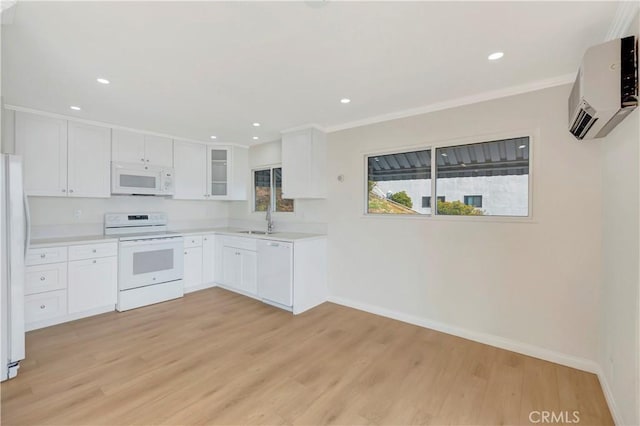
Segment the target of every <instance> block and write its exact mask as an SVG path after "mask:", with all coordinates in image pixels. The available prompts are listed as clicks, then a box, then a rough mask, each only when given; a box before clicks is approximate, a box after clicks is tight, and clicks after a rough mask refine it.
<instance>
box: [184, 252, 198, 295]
mask: <svg viewBox="0 0 640 426" xmlns="http://www.w3.org/2000/svg"><path fill="white" fill-rule="evenodd" d="M182 283H183V284H184V290H185V291H188V290H189V289H191V288H194V287H198V286H200V285H201V284H202V247H189V248H185V249H184V278H183V279H182Z"/></svg>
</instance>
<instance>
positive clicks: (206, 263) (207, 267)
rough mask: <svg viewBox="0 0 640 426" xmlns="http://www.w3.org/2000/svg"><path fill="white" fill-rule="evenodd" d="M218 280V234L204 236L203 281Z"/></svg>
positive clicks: (211, 281)
mask: <svg viewBox="0 0 640 426" xmlns="http://www.w3.org/2000/svg"><path fill="white" fill-rule="evenodd" d="M215 280H216V236H215V235H214V234H209V235H203V236H202V281H203V282H205V283H213V282H215Z"/></svg>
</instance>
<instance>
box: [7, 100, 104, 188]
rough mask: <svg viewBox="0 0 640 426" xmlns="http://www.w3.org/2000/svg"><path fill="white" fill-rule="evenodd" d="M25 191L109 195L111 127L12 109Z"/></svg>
mask: <svg viewBox="0 0 640 426" xmlns="http://www.w3.org/2000/svg"><path fill="white" fill-rule="evenodd" d="M15 137H16V152H17V153H18V154H19V155H21V156H22V157H23V163H24V180H25V192H26V193H27V195H38V196H55V197H67V196H72V197H109V196H110V193H111V191H110V182H111V129H109V128H106V127H99V126H92V125H89V124H82V123H77V122H67V121H66V120H60V119H57V118H50V117H44V116H39V115H35V114H28V113H23V112H16V136H15Z"/></svg>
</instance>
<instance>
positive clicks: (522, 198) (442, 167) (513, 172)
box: [435, 137, 529, 216]
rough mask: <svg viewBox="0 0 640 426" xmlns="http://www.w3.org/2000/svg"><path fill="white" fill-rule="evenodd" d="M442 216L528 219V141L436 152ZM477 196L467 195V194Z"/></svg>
mask: <svg viewBox="0 0 640 426" xmlns="http://www.w3.org/2000/svg"><path fill="white" fill-rule="evenodd" d="M435 155H436V194H437V195H438V196H440V195H443V196H445V195H446V197H447V199H448V200H450V201H449V202H442V203H440V202H439V203H438V206H437V207H438V208H437V210H438V211H437V214H439V215H465V216H528V215H529V138H528V137H522V138H513V139H503V140H497V141H491V142H482V143H474V144H469V145H458V146H447V147H442V148H437V149H436V154H435ZM469 193H471V194H477V195H465V194H469Z"/></svg>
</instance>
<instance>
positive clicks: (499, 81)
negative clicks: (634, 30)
mask: <svg viewBox="0 0 640 426" xmlns="http://www.w3.org/2000/svg"><path fill="white" fill-rule="evenodd" d="M616 8H617V4H616V2H563V3H560V2H491V3H484V2H447V3H445V2H430V3H427V2H406V3H405V2H357V3H356V2H353V3H351V2H333V1H326V2H278V3H272V2H26V1H19V2H18V4H17V5H16V6H15V11H14V15H13V22H12V23H10V24H8V25H3V27H2V92H3V96H4V98H5V99H4V100H5V103H7V104H12V105H19V106H24V107H29V108H34V109H38V110H43V111H50V112H55V113H60V114H67V115H72V116H78V117H81V118H85V119H90V120H97V121H104V122H107V123H112V124H117V125H121V126H127V127H133V128H138V129H143V130H149V131H155V132H158V133H165V134H170V135H178V136H182V137H185V138H190V139H196V140H203V141H207V140H210V139H209V136H210V135H216V136H217V140H216V141H217V142H233V143H239V144H245V145H249V144H253V143H260V142H265V141H269V140H274V139H277V138H278V135H279V132H280V131H281V130H284V129H287V128H291V127H296V126H300V125H304V124H308V123H316V124H318V125H320V126H325V127H332V126H339V125H342V124H344V123H348V122H352V121H358V120H363V119H366V118H368V117H373V116H378V115H384V114H388V113H394V112H397V111H402V110H406V109H413V108H419V107H422V106H425V105H430V104H433V103H439V102H444V101H447V100H451V99H456V98H460V97H466V96H472V95H475V94H480V93H483V92H487V91H493V90H499V89H503V88H506V87H511V86H516V85H522V84H527V83H529V82H534V81H538V80H542V79H549V78H553V77H556V76H560V75H566V74H568V73H573V72H575V71H576V70H577V67H578V65H579V62H580V58H581V56H582V54H583V52H584V50H585V49H586V48H587V47H588V46H590V45H592V44H596V43H599V42H602V41H603V40H604V38H605V35H606V34H607V30H608V29H609V27H610V25H611V22H612V20H613V18H614V15H615V13H616ZM495 51H503V52H504V53H505V55H504V57H503V58H502V59H500V60H497V61H488V60H487V55H489V54H490V53H492V52H495ZM98 77H104V78H107V79H109V80H110V81H111V84H109V85H102V84H98V83H97V82H96V78H98ZM345 97H346V98H350V99H351V100H352V101H351V103H349V104H342V103H340V99H341V98H345ZM71 105H79V106H81V107H82V110H81V111H71V110H70V109H69V107H70V106H71ZM253 122H260V123H261V126H260V127H253V126H252V123H253ZM254 136H257V137H259V139H258V140H254V139H253V137H254Z"/></svg>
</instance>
